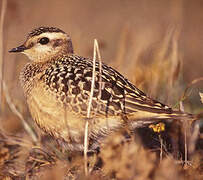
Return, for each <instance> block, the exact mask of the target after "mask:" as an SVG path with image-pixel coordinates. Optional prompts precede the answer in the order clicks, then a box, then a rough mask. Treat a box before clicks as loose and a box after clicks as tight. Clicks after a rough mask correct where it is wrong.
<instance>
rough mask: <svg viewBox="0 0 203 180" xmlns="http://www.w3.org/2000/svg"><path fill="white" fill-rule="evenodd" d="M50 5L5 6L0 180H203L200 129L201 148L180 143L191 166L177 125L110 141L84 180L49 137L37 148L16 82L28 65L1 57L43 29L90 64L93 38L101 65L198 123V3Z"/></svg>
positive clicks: (76, 161) (79, 161) (79, 162)
mask: <svg viewBox="0 0 203 180" xmlns="http://www.w3.org/2000/svg"><path fill="white" fill-rule="evenodd" d="M2 2H5V1H2ZM2 2H0V8H1V14H2V7H3V6H2ZM47 2H48V1H45V0H43V1H23V0H22V1H15V0H8V1H7V8H6V9H5V18H4V24H1V27H0V28H1V29H2V30H4V31H3V32H2V34H1V35H0V40H1V42H2V46H0V49H1V51H2V53H1V55H3V56H2V60H1V63H2V64H3V65H1V68H2V69H3V70H2V71H1V73H2V74H3V79H4V82H5V84H6V87H7V89H4V91H3V93H2V98H1V110H0V120H1V122H0V123H1V133H0V134H1V135H0V179H2V178H5V179H6V178H7V179H9V177H10V179H12V178H13V179H26V178H27V179H63V178H64V177H66V179H143V180H147V179H149V180H152V179H158V180H159V179H160V180H162V179H163V180H166V179H174V180H176V179H190V180H192V179H195V180H196V179H203V151H202V149H203V148H202V147H203V137H202V136H203V135H202V132H203V126H202V124H203V123H202V121H201V122H200V133H199V134H198V139H195V140H194V141H195V142H194V141H193V143H191V144H190V143H188V142H187V143H186V144H187V148H188V151H190V152H191V153H190V154H189V155H188V156H185V143H184V133H182V134H180V133H178V132H182V129H183V126H184V125H183V124H179V125H177V124H175V125H170V127H168V126H167V127H166V130H165V132H161V133H155V132H154V131H153V130H152V129H151V128H144V129H137V130H136V131H135V132H134V133H133V134H130V135H129V138H127V139H126V138H124V136H123V134H124V132H118V133H115V134H113V135H112V136H110V137H109V138H107V139H106V141H105V144H104V145H103V146H102V147H101V152H100V153H99V154H98V155H89V157H88V161H89V166H88V169H89V171H90V172H89V175H88V176H85V173H84V158H83V156H82V155H81V154H77V153H70V152H65V153H64V152H63V150H62V152H61V151H60V148H58V147H57V145H55V144H54V142H52V141H51V142H50V141H49V138H48V137H43V138H41V140H40V138H39V137H38V139H37V143H35V144H34V143H33V135H32V134H31V133H30V132H31V131H30V130H28V132H29V133H27V131H26V130H25V125H26V124H27V123H28V125H29V127H32V128H33V127H35V125H34V124H33V122H32V120H31V118H30V114H29V111H28V109H27V105H26V103H25V100H24V97H23V95H22V89H21V88H20V85H19V81H18V78H16V77H18V75H19V72H20V69H21V68H22V67H23V66H24V65H25V63H26V62H27V59H26V57H24V56H23V55H17V56H11V55H9V54H8V53H7V51H8V50H9V49H11V48H13V47H16V46H17V45H20V44H21V43H22V42H23V41H24V40H25V35H26V33H27V32H28V31H30V30H31V29H32V28H35V27H38V26H41V25H49V26H57V27H60V28H62V29H63V30H64V31H66V32H68V33H70V35H71V37H72V39H73V43H74V48H75V51H76V53H77V54H80V55H83V56H89V57H92V54H93V39H94V38H98V40H99V47H100V51H101V55H102V61H103V62H105V63H107V64H108V65H110V66H112V67H114V68H116V69H117V70H119V71H120V72H121V73H122V74H124V75H125V76H126V77H128V78H129V79H130V80H131V81H132V82H133V83H134V84H136V86H138V87H139V88H140V89H142V90H143V91H144V92H146V93H147V94H148V95H149V96H151V97H153V98H155V99H158V100H160V101H161V102H163V103H165V104H168V105H170V106H171V107H174V108H179V105H180V102H182V105H183V106H182V108H183V107H184V110H185V111H186V112H191V113H195V114H198V113H201V112H202V110H203V104H202V103H201V100H200V96H199V92H203V86H202V77H203V74H202V67H203V61H202V58H203V54H202V28H203V25H202V23H201V18H202V17H203V15H202V13H201V12H202V11H201V7H202V3H201V1H196V2H195V3H194V2H190V1H181V0H179V1H175V2H176V3H175V2H174V3H172V2H170V1H156V2H152V1H150V2H149V1H146V0H144V1H142V2H140V1H130V0H129V1H125V2H123V1H115V0H111V1H101V2H100V1H99V2H96V1H91V0H88V1H85V3H84V2H83V1H77V2H76V1H71V0H70V1H65V0H61V1H60V3H56V2H55V1H54V0H50V1H49V5H47ZM1 18H2V15H1ZM1 22H2V19H1ZM2 40H3V41H2ZM1 84H3V83H1ZM187 87H188V88H187ZM186 90H187V91H186ZM179 130H180V131H179ZM195 132H196V131H195ZM125 133H126V132H125ZM14 135H15V136H14ZM193 135H194V134H193ZM174 141H176V144H177V147H176V148H175V149H174V146H173V148H172V145H174ZM194 143H195V144H197V145H196V146H195V147H194ZM186 158H187V159H186ZM186 160H187V161H186Z"/></svg>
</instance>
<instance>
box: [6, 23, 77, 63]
mask: <svg viewBox="0 0 203 180" xmlns="http://www.w3.org/2000/svg"><path fill="white" fill-rule="evenodd" d="M9 52H20V53H23V54H25V55H27V56H28V57H29V59H30V60H32V61H36V62H43V61H48V60H50V59H53V58H55V57H57V56H60V55H63V54H73V46H72V41H71V38H70V36H69V35H67V34H66V33H65V32H64V31H62V30H60V29H58V28H54V27H39V28H37V29H34V30H33V31H31V32H30V33H29V34H28V36H27V39H26V41H25V42H24V43H23V45H21V46H18V47H16V48H13V49H11V50H10V51H9Z"/></svg>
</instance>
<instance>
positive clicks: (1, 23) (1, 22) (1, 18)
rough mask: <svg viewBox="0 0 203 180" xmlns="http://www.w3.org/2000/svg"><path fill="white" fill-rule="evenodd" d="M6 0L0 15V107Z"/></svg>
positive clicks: (3, 0) (0, 105)
mask: <svg viewBox="0 0 203 180" xmlns="http://www.w3.org/2000/svg"><path fill="white" fill-rule="evenodd" d="M6 6H7V0H2V5H1V16H0V107H2V104H1V103H2V86H3V85H2V84H3V39H4V35H3V28H4V18H5V14H6Z"/></svg>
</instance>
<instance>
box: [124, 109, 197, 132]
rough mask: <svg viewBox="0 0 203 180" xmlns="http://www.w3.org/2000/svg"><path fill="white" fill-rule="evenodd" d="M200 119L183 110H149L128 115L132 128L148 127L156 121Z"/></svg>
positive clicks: (168, 121) (190, 120) (169, 121)
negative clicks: (159, 111)
mask: <svg viewBox="0 0 203 180" xmlns="http://www.w3.org/2000/svg"><path fill="white" fill-rule="evenodd" d="M197 119H198V116H197V115H194V114H188V113H183V112H181V111H171V112H168V111H166V112H165V113H164V112H163V113H154V112H147V111H137V112H133V113H130V114H128V115H127V121H128V122H130V124H131V125H132V128H133V129H135V128H139V127H146V126H149V125H150V124H154V123H159V122H163V123H171V122H173V121H182V122H183V121H187V122H191V123H192V122H194V121H195V120H197Z"/></svg>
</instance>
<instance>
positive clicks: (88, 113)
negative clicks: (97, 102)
mask: <svg viewBox="0 0 203 180" xmlns="http://www.w3.org/2000/svg"><path fill="white" fill-rule="evenodd" d="M98 49H99V48H98V42H97V40H96V39H95V40H94V52H93V72H92V82H91V91H90V97H89V103H88V109H87V121H86V124H85V135H84V163H85V175H86V176H87V175H88V167H87V162H88V160H87V152H88V144H89V143H88V126H89V118H90V112H91V106H92V98H93V93H94V84H95V67H96V55H97V51H98ZM98 56H99V57H100V59H101V56H100V54H99V53H98Z"/></svg>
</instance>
